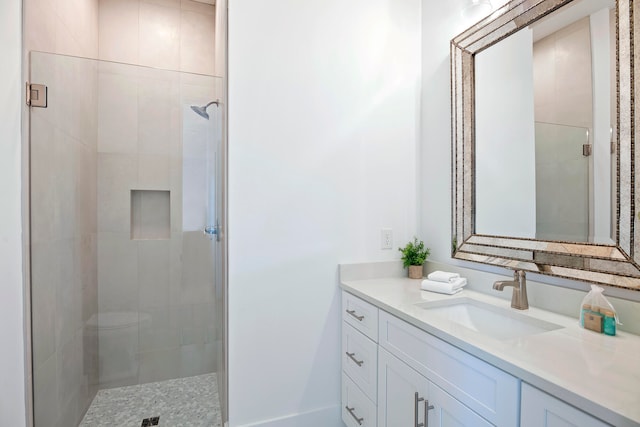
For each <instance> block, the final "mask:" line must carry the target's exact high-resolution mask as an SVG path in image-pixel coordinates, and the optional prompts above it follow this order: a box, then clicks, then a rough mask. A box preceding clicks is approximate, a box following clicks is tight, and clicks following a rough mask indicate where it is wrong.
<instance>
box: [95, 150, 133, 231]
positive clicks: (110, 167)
mask: <svg viewBox="0 0 640 427" xmlns="http://www.w3.org/2000/svg"><path fill="white" fill-rule="evenodd" d="M137 183H138V162H137V159H136V157H135V156H132V155H124V154H99V155H98V230H99V231H112V232H120V233H127V235H129V233H130V227H131V189H134V188H136V187H137Z"/></svg>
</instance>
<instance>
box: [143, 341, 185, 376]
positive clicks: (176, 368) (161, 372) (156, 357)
mask: <svg viewBox="0 0 640 427" xmlns="http://www.w3.org/2000/svg"><path fill="white" fill-rule="evenodd" d="M139 357H140V383H146V382H153V381H163V380H168V379H172V378H178V377H179V375H180V349H179V348H178V347H176V348H172V349H165V350H157V351H145V352H143V353H140V355H139Z"/></svg>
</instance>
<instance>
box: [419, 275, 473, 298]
mask: <svg viewBox="0 0 640 427" xmlns="http://www.w3.org/2000/svg"><path fill="white" fill-rule="evenodd" d="M466 284H467V279H465V278H463V277H459V278H458V280H457V281H456V282H455V283H445V282H436V281H435V280H429V279H426V280H423V281H422V283H421V284H420V288H421V289H422V290H424V291H430V292H437V293H439V294H447V295H453V294H455V293H458V292H460V291H461V290H462V288H463V287H464V286H465V285H466Z"/></svg>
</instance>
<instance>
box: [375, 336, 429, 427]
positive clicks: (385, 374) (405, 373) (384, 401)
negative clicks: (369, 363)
mask: <svg viewBox="0 0 640 427" xmlns="http://www.w3.org/2000/svg"><path fill="white" fill-rule="evenodd" d="M428 391H429V382H428V381H427V379H426V378H425V377H423V376H422V375H420V374H419V373H418V372H416V371H414V370H413V369H412V368H410V367H409V366H408V365H406V364H405V363H404V362H402V361H401V360H400V359H398V358H396V357H395V356H393V355H391V354H390V353H388V352H387V351H386V350H384V349H383V348H379V351H378V427H416V426H418V425H420V423H424V399H425V398H426V397H427V396H426V395H427V392H428ZM416 393H418V395H417V397H416ZM419 399H422V400H419Z"/></svg>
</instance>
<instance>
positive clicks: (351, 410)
mask: <svg viewBox="0 0 640 427" xmlns="http://www.w3.org/2000/svg"><path fill="white" fill-rule="evenodd" d="M345 408H346V410H347V412H349V413H350V414H351V416H352V417H353V419H354V420H356V422H357V423H358V424H359V425H362V422H363V421H364V418H358V416H357V415H356V414H355V411H354V409H356V408H355V407H353V408H349V405H346V406H345Z"/></svg>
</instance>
